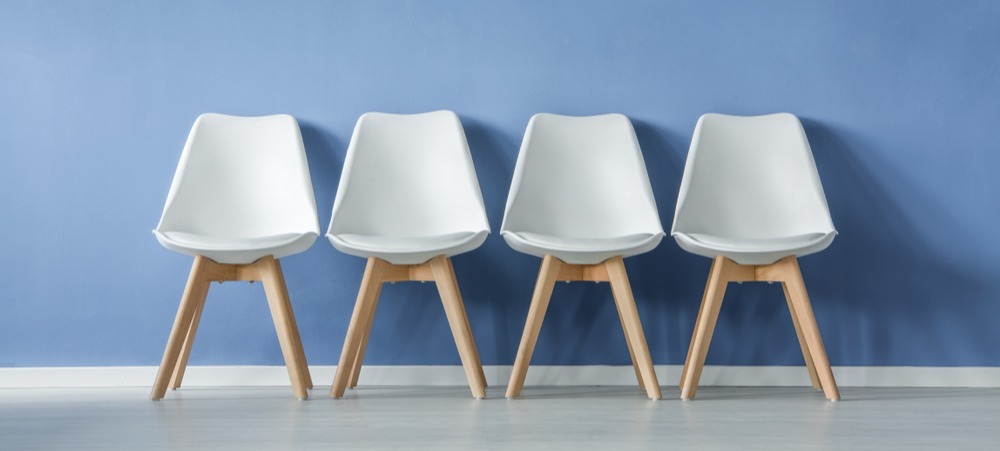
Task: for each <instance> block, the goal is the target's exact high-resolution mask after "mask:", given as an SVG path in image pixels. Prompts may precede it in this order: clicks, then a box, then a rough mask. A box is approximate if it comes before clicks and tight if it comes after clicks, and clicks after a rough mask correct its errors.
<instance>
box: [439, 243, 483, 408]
mask: <svg viewBox="0 0 1000 451" xmlns="http://www.w3.org/2000/svg"><path fill="white" fill-rule="evenodd" d="M445 261H446V262H447V263H448V272H450V273H451V279H452V280H454V281H455V289H456V290H457V289H458V276H456V275H455V265H453V264H452V263H451V258H448V259H445ZM463 305H464V303H463ZM463 308H464V307H463ZM462 317H463V318H464V319H465V327H466V328H467V329H468V330H470V331H471V330H472V325H471V324H469V316H468V315H462ZM472 351H473V355H475V357H476V369H477V370H479V382H480V383H481V384H482V385H483V387H484V388H485V387H487V386H488V385H487V384H486V372H485V371H483V363H482V362H481V361H480V360H479V349H478V348H477V347H476V342H475V340H473V341H472Z"/></svg>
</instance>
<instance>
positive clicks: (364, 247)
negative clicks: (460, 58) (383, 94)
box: [326, 111, 490, 264]
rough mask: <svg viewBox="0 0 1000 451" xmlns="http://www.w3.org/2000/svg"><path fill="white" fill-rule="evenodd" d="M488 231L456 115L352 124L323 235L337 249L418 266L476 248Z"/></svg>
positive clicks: (371, 116)
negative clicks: (440, 256) (351, 132)
mask: <svg viewBox="0 0 1000 451" xmlns="http://www.w3.org/2000/svg"><path fill="white" fill-rule="evenodd" d="M489 232H490V226H489V222H488V221H487V218H486V209H485V207H484V205H483V198H482V194H481V193H480V191H479V181H478V179H477V178H476V170H475V167H474V166H473V163H472V155H471V154H470V152H469V145H468V143H467V141H466V139H465V131H464V130H463V128H462V123H461V121H460V120H459V118H458V115H456V114H455V113H453V112H451V111H434V112H429V113H422V114H388V113H366V114H364V115H362V116H361V118H360V119H358V123H357V126H355V128H354V135H353V136H352V137H351V144H350V146H349V147H348V149H347V157H346V159H345V161H344V170H343V174H342V175H341V179H340V186H339V188H338V189H337V197H336V199H335V200H334V203H333V214H332V217H331V218H330V227H329V230H328V231H327V234H326V236H327V238H329V240H330V243H331V244H333V246H334V247H335V248H337V250H339V251H341V252H344V253H346V254H349V255H355V256H359V257H365V258H368V257H377V258H380V259H383V260H386V261H388V262H389V263H393V264H419V263H424V262H426V261H428V260H430V259H431V258H434V257H436V256H439V255H444V256H448V257H451V256H454V255H457V254H461V253H463V252H468V251H471V250H473V249H476V248H478V247H479V246H480V245H482V243H483V241H485V240H486V236H487V235H488V234H489Z"/></svg>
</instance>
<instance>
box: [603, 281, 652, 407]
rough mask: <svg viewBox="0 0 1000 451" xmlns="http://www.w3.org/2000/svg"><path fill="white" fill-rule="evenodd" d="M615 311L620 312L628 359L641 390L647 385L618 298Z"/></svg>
mask: <svg viewBox="0 0 1000 451" xmlns="http://www.w3.org/2000/svg"><path fill="white" fill-rule="evenodd" d="M614 293H615V290H614V289H612V290H611V294H612V295H614ZM615 310H617V311H618V321H619V322H621V325H622V331H623V332H625V344H626V345H627V346H628V357H629V359H630V360H631V361H632V369H633V370H634V371H635V380H636V381H637V382H639V388H646V385H645V384H643V382H642V372H641V371H639V363H638V362H637V361H636V360H635V351H634V350H633V349H632V339H630V338H629V337H628V331H627V329H626V326H625V318H622V309H621V308H619V307H618V298H615Z"/></svg>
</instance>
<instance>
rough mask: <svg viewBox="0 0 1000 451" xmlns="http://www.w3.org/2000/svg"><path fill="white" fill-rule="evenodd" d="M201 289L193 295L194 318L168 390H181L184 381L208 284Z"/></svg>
mask: <svg viewBox="0 0 1000 451" xmlns="http://www.w3.org/2000/svg"><path fill="white" fill-rule="evenodd" d="M199 285H200V286H201V287H203V288H201V289H199V290H198V292H197V293H194V296H195V298H194V301H195V302H197V304H195V310H194V316H193V317H192V318H191V325H190V326H188V331H187V335H186V337H185V338H184V345H183V346H181V354H180V356H179V357H178V358H177V366H175V367H174V374H173V377H171V378H170V389H171V390H177V389H178V388H181V383H182V382H183V381H184V371H185V370H186V369H187V363H188V358H189V357H191V346H192V345H193V344H194V337H195V334H196V333H197V332H198V324H199V323H200V322H201V312H202V311H203V310H205V299H206V298H207V297H208V287H209V286H210V285H211V282H209V283H203V284H199Z"/></svg>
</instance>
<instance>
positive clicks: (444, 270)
mask: <svg viewBox="0 0 1000 451" xmlns="http://www.w3.org/2000/svg"><path fill="white" fill-rule="evenodd" d="M430 267H431V273H432V274H434V282H435V283H436V284H437V288H438V293H440V295H441V302H442V304H444V311H445V314H446V315H447V317H448V324H449V325H451V333H452V335H454V337H455V345H457V346H458V355H459V357H461V359H462V366H463V367H464V368H465V377H466V378H467V379H468V380H469V387H470V388H471V389H472V396H473V397H475V398H477V399H485V398H486V386H485V385H484V384H483V381H482V377H481V375H482V374H483V373H482V369H481V368H482V365H481V364H480V363H479V355H478V354H477V352H476V341H475V339H474V338H473V336H472V330H471V329H470V328H469V320H468V315H466V313H465V305H464V304H463V302H462V294H461V292H460V291H459V289H458V282H457V281H456V280H455V278H454V275H453V274H454V273H453V272H452V271H451V268H450V263H449V261H448V257H445V256H439V257H435V258H433V259H432V260H431V261H430Z"/></svg>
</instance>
